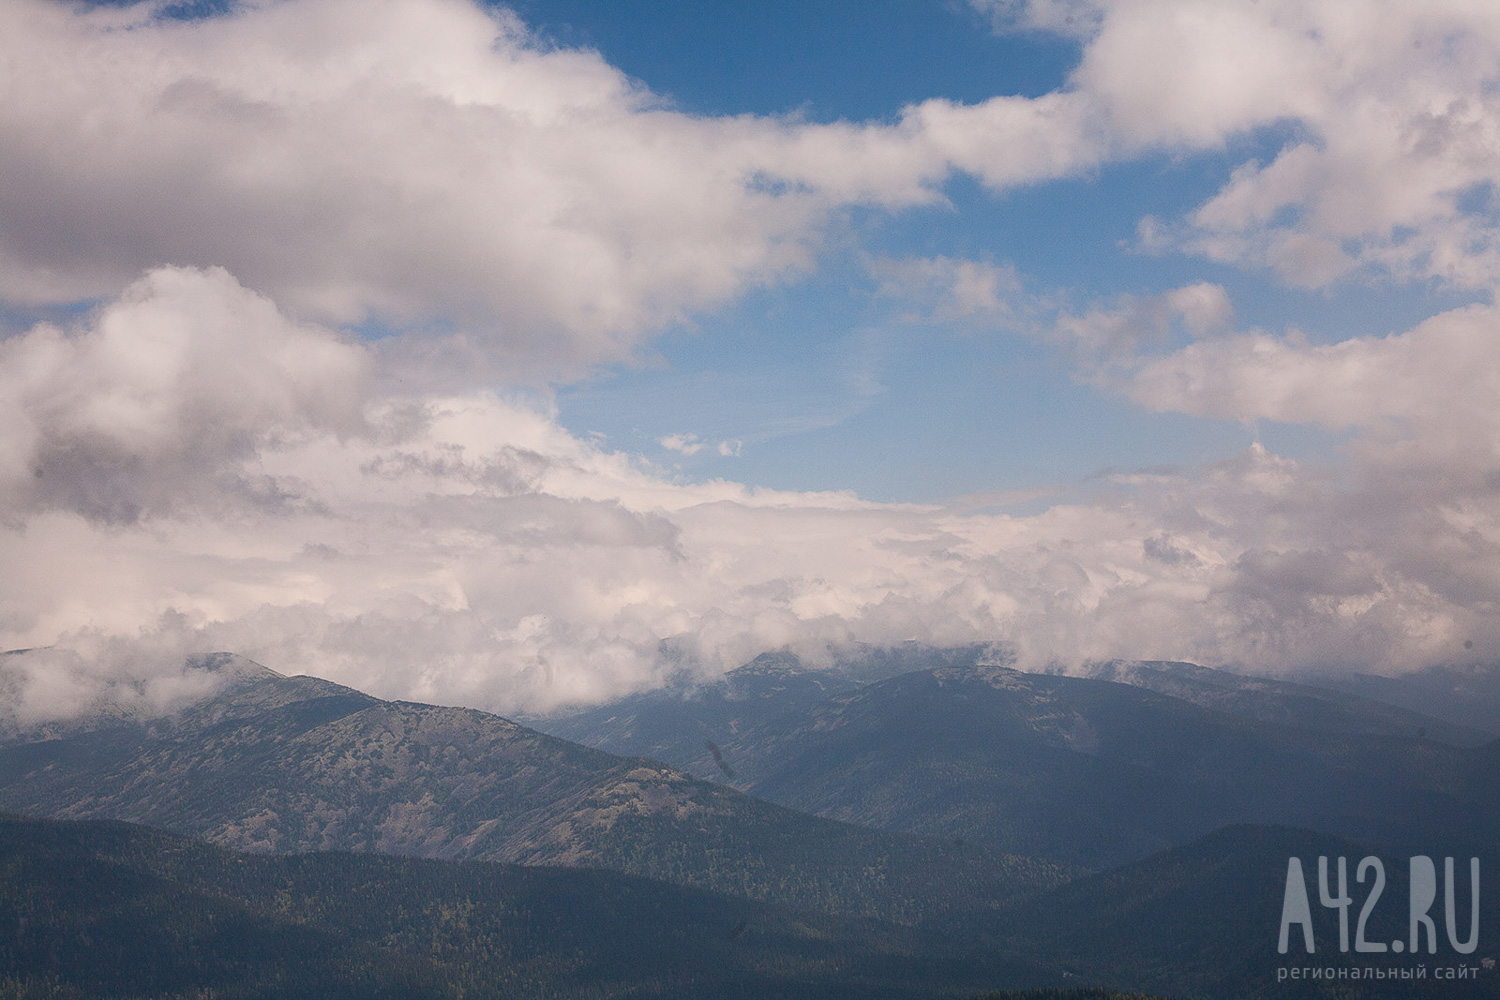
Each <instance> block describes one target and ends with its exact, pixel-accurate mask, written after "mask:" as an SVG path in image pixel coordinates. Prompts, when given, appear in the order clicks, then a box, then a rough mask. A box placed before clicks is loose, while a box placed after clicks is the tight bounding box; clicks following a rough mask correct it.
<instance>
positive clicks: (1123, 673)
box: [536, 658, 1500, 868]
mask: <svg viewBox="0 0 1500 1000" xmlns="http://www.w3.org/2000/svg"><path fill="white" fill-rule="evenodd" d="M1100 672H1101V674H1102V676H1099V677H1068V676H1054V675H1045V674H1030V673H1022V672H1020V671H1017V670H1014V669H1012V668H1010V667H1007V666H1005V665H1003V664H994V663H988V664H986V663H970V664H955V665H947V666H939V667H934V668H929V669H923V670H916V671H913V672H911V673H907V674H902V675H900V676H897V677H891V678H888V679H886V680H881V681H876V682H874V683H868V684H863V685H853V684H850V683H848V682H835V683H830V682H828V681H826V680H822V679H821V678H816V677H812V676H809V674H808V672H807V671H805V670H803V669H802V668H800V667H798V666H797V665H796V664H794V663H790V662H787V661H785V660H771V659H769V658H768V659H764V660H762V661H759V662H756V663H752V664H750V665H748V666H747V667H745V668H742V669H740V670H737V671H734V672H732V673H731V674H730V675H729V676H728V677H727V678H726V679H725V681H724V682H723V683H722V684H719V685H715V686H712V687H709V688H707V689H698V690H687V691H682V692H659V693H656V694H653V695H647V696H640V697H638V698H636V699H632V700H628V701H626V702H623V703H619V704H616V705H611V706H605V707H603V708H599V709H594V710H592V711H590V712H587V713H584V714H581V715H575V716H572V717H570V718H565V719H559V720H556V721H555V722H553V723H550V724H549V723H547V722H539V723H536V724H538V725H544V726H547V727H548V728H549V729H550V730H551V731H553V732H555V733H557V734H559V735H563V736H566V737H568V738H570V739H575V740H579V741H580V742H585V743H589V744H591V745H594V746H597V747H600V748H603V749H608V750H611V751H613V752H617V753H636V754H643V755H654V756H658V757H660V758H661V759H663V760H665V761H667V762H669V763H671V764H673V765H675V766H678V767H681V768H682V769H683V770H685V771H687V772H689V773H692V774H695V775H698V776H700V777H703V778H712V779H716V780H718V781H720V782H723V783H725V784H727V785H729V786H731V787H734V788H737V789H739V790H741V791H745V792H747V793H749V794H752V795H754V796H756V797H758V798H762V799H765V800H767V801H771V802H776V803H779V804H781V805H785V806H788V807H790V808H794V809H798V810H803V811H806V812H810V813H813V814H816V815H819V816H824V817H828V818H833V819H839V820H843V821H847V822H851V823H857V824H860V825H863V826H868V827H873V828H878V829H884V830H892V831H901V832H907V833H918V834H925V835H929V836H935V837H945V838H953V839H962V840H963V841H964V842H965V843H979V844H985V845H988V846H991V847H995V848H998V849H1000V850H1003V851H1007V852H1013V853H1016V854H1022V855H1028V856H1035V857H1043V858H1048V859H1051V860H1054V861H1057V862H1060V863H1065V864H1072V865H1081V866H1084V867H1089V868H1099V867H1105V866H1109V865H1116V864H1122V863H1125V862H1128V861H1132V860H1136V859H1139V858H1141V857H1144V856H1146V855H1147V854H1150V853H1152V852H1155V851H1159V850H1164V849H1166V848H1168V847H1172V846H1176V845H1180V844H1184V843H1187V842H1188V841H1190V840H1192V839H1194V838H1196V837H1199V836H1202V835H1203V834H1206V833H1209V832H1211V831H1213V830H1215V829H1218V828H1220V827H1223V826H1226V825H1231V824H1235V823H1252V822H1255V823H1282V824H1287V825H1291V826H1298V827H1306V828H1309V829H1313V830H1319V831H1322V832H1326V833H1330V834H1336V835H1342V836H1348V837H1352V838H1355V839H1359V840H1362V841H1367V842H1374V843H1389V842H1397V841H1420V840H1422V839H1423V838H1429V839H1430V838H1433V837H1438V838H1442V839H1445V840H1450V841H1451V840H1454V839H1455V838H1457V839H1459V840H1467V839H1469V838H1471V836H1472V831H1478V830H1495V829H1500V825H1497V824H1500V796H1497V794H1496V793H1497V790H1500V768H1497V760H1500V742H1497V741H1494V740H1492V739H1490V738H1489V737H1488V736H1487V734H1485V733H1483V732H1479V731H1477V730H1474V729H1472V728H1469V727H1464V726H1460V725H1456V724H1451V723H1448V722H1444V721H1443V720H1439V719H1434V718H1430V717H1427V716H1424V715H1421V714H1419V713H1417V712H1414V711H1410V710H1406V709H1401V708H1398V707H1393V706H1389V705H1385V704H1383V703H1380V702H1378V701H1375V700H1373V699H1369V698H1364V697H1361V696H1357V695H1352V694H1347V693H1342V692H1335V691H1330V690H1326V689H1317V688H1313V687H1311V686H1309V685H1303V684H1294V683H1289V682H1277V681H1266V680H1257V679H1249V678H1239V677H1237V676H1236V675H1233V674H1228V673H1226V672H1223V671H1212V670H1207V669H1205V668H1199V667H1193V666H1192V665H1189V664H1129V665H1127V664H1110V665H1105V666H1104V667H1103V668H1101V670H1100ZM1107 678H1109V679H1107ZM1125 681H1128V682H1129V683H1126V682H1125Z"/></svg>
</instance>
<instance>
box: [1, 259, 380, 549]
mask: <svg viewBox="0 0 1500 1000" xmlns="http://www.w3.org/2000/svg"><path fill="white" fill-rule="evenodd" d="M367 368H368V363H367V360H366V357H365V354H364V352H363V350H361V349H360V348H359V347H357V346H353V345H350V344H346V343H344V342H342V341H341V340H339V339H338V338H336V337H334V336H332V335H330V334H329V333H327V332H326V331H323V330H319V329H316V328H314V327H309V326H306V325H299V324H296V323H292V322H290V321H288V320H287V319H285V318H284V317H283V316H282V315H281V314H280V313H279V312H278V311H277V309H276V307H275V305H273V304H272V303H271V302H269V301H267V300H266V299H264V298H262V297H261V296H258V295H255V294H253V293H251V292H247V291H246V290H245V289H243V288H241V287H240V286H239V284H238V283H237V282H235V280H234V278H232V277H231V276H230V275H229V274H227V273H226V272H224V271H222V270H218V269H214V270H209V271H194V270H184V269H180V268H163V269H159V270H156V271H153V272H151V273H150V274H148V275H146V276H145V277H144V278H142V279H140V280H139V281H137V282H135V283H134V284H132V285H131V286H130V287H129V288H128V289H126V291H125V293H124V295H123V296H122V297H121V299H120V300H119V301H117V302H115V303H113V304H111V305H110V306H108V307H107V308H104V309H102V310H100V311H99V312H98V314H97V315H95V316H92V317H91V318H90V319H89V320H88V321H87V322H86V323H85V324H84V327H83V329H81V330H78V331H75V332H72V333H68V332H65V331H63V330H60V329H58V328H56V327H53V326H48V325H43V326H38V327H36V328H35V329H33V330H32V331H30V332H29V333H27V334H26V335H24V336H20V337H14V338H12V339H10V340H7V341H0V510H3V511H4V515H3V516H5V517H7V518H12V519H13V518H16V517H18V516H22V515H24V514H25V513H27V512H33V511H39V510H48V509H60V510H69V511H73V512H76V513H79V514H82V515H84V516H85V517H88V518H91V519H94V520H99V521H105V522H114V523H122V522H130V521H134V520H136V519H137V518H138V517H140V516H141V515H142V514H143V513H148V512H165V511H169V510H173V509H179V508H183V507H191V506H194V505H197V504H202V503H210V504H213V503H240V502H250V503H255V504H262V505H271V506H281V505H285V504H288V503H293V502H295V500H296V492H295V490H292V491H291V492H286V491H283V489H282V484H276V483H272V482H270V481H269V480H267V479H266V478H265V477H263V476H259V475H257V474H256V473H255V470H254V468H253V465H252V466H242V465H241V464H240V463H241V462H242V461H243V460H246V459H253V458H254V457H255V456H256V454H257V453H258V452H259V451H260V450H261V449H264V448H267V447H276V446H277V445H278V444H284V443H287V442H289V441H292V440H295V439H296V438H298V437H300V436H303V435H307V434H314V435H316V434H322V433H326V432H330V431H332V432H335V433H339V434H350V433H357V432H359V431H360V430H361V429H362V428H363V404H364V400H363V394H364V391H365V382H366V373H367Z"/></svg>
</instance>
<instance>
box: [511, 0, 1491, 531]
mask: <svg viewBox="0 0 1500 1000" xmlns="http://www.w3.org/2000/svg"><path fill="white" fill-rule="evenodd" d="M514 9H515V10H516V11H517V12H518V13H519V14H521V15H522V16H523V17H525V18H526V19H527V21H528V23H529V24H530V25H531V27H532V28H533V29H534V30H536V31H537V32H538V33H539V34H541V35H542V36H543V37H545V38H548V39H552V40H555V42H556V43H557V44H559V45H570V46H584V47H589V48H594V49H597V50H598V51H599V52H600V53H601V54H602V55H603V56H604V57H605V58H606V59H608V60H609V61H610V62H611V63H612V64H613V65H615V66H618V67H619V68H620V69H622V70H623V71H625V72H626V73H628V74H630V76H632V77H634V78H636V79H638V80H640V81H641V82H642V83H644V84H645V85H646V86H647V87H649V88H650V89H651V90H652V91H653V92H655V93H656V94H659V95H662V96H663V97H665V98H667V99H669V100H671V101H672V102H674V104H675V105H676V106H678V107H680V108H682V109H683V110H685V111H688V112H691V113H693V114H701V115H735V114H755V115H778V114H783V115H797V116H801V117H805V118H807V119H809V120H812V121H825V122H826V121H836V120H839V119H844V120H856V121H859V120H894V119H895V118H896V116H897V115H898V114H899V112H900V111H901V109H902V108H903V107H904V106H906V105H908V104H913V103H917V102H919V101H922V100H925V99H928V98H933V97H944V98H948V99H951V100H955V101H962V102H977V101H982V100H984V99H986V98H988V97H992V96H995V95H997V94H1016V95H1022V96H1028V97H1035V96H1039V95H1041V94H1045V93H1047V92H1049V91H1052V90H1057V89H1061V88H1063V87H1064V86H1066V84H1067V80H1068V75H1069V73H1070V72H1071V71H1072V70H1073V68H1074V67H1075V66H1076V65H1077V63H1078V60H1079V58H1080V53H1081V45H1080V44H1079V43H1078V41H1077V40H1075V39H1070V38H1064V37H1059V36H1058V35H1055V34H1050V33H1046V32H1041V31H1035V30H1031V31H1012V32H1004V31H1000V30H997V29H996V27H995V25H994V24H993V22H992V20H991V19H990V18H989V17H987V16H986V15H985V14H983V13H981V12H980V11H978V10H976V9H974V8H973V7H970V6H968V5H965V4H961V3H957V2H945V0H895V2H885V3H878V4H851V3H794V4H753V5H744V4H720V5H712V6H708V5H703V4H693V3H686V2H680V3H648V4H639V5H635V4H632V5H616V4H601V3H584V2H573V3H557V2H545V0H533V2H529V3H522V4H518V5H515V6H514ZM1287 135H1288V130H1287V129H1286V128H1285V127H1278V126H1274V125H1273V126H1269V127H1267V128H1265V129H1262V130H1259V131H1256V132H1252V133H1249V134H1246V135H1242V136H1235V137H1233V138H1232V139H1231V140H1230V142H1229V143H1228V145H1227V148H1226V149H1215V150H1212V151H1208V152H1198V153H1193V154H1181V153H1178V154H1172V155H1153V156H1147V157H1144V158H1142V159H1141V160H1138V161H1134V162H1129V163H1123V164H1118V165H1111V166H1108V167H1105V168H1103V169H1100V170H1096V171H1091V172H1089V173H1088V174H1086V175H1085V176H1083V177H1079V178H1065V179H1060V180H1056V181H1050V182H1045V183H1040V184H1036V185H1033V186H1029V187H1023V188H1020V189H1017V190H1012V191H1007V192H1004V193H998V194H997V193H995V192H991V191H986V190H985V189H984V188H983V187H982V186H980V185H977V184H975V183H974V182H973V180H972V179H970V178H967V177H964V176H959V177H956V178H953V179H951V180H950V181H949V182H948V183H946V184H945V185H944V186H943V189H942V193H943V196H944V199H945V200H944V202H943V203H942V204H940V205H936V206H931V207H925V208H918V209H910V210H907V211H904V212H900V213H895V214H887V213H867V212H855V213H852V217H851V218H849V219H847V220H846V228H845V229H844V230H843V231H841V232H840V233H839V234H838V236H837V238H836V239H835V240H834V241H833V242H834V243H835V245H834V246H833V247H832V248H831V250H830V252H829V253H828V254H827V255H826V256H825V257H824V258H823V259H822V260H821V261H820V263H819V267H818V271H817V273H815V274H813V275H812V276H810V277H807V278H804V279H799V280H797V281H795V282H793V283H791V284H790V286H789V287H788V286H780V287H772V288H768V289H761V290H758V291H756V292H755V293H753V294H751V295H750V296H748V297H746V298H745V299H743V300H740V301H737V302H735V303H733V304H731V305H730V306H729V307H727V308H723V309H719V310H714V311H710V312H706V313H703V314H700V315H697V316H694V317H693V319H692V321H691V322H689V323H685V324H679V325H677V326H675V327H673V328H672V329H670V330H668V331H666V332H664V333H663V334H662V335H661V336H659V337H658V338H657V339H656V340H655V341H654V342H653V344H652V346H651V348H650V349H649V350H648V351H647V352H645V353H646V357H644V358H643V359H641V360H640V361H638V362H636V363H633V364H626V365H616V366H611V367H609V368H607V369H606V370H605V371H604V372H603V373H600V374H599V375H597V376H595V377H594V378H592V379H589V380H586V381H583V382H579V383H576V384H571V385H565V386H562V387H560V389H559V391H558V397H557V399H558V406H559V419H560V420H561V421H562V423H563V424H564V425H565V426H567V427H568V428H570V429H571V430H573V431H575V432H577V433H580V434H589V433H596V434H602V435H603V436H604V439H605V440H607V441H609V442H610V443H612V444H613V445H615V446H617V447H621V448H626V449H629V450H631V451H635V452H639V453H641V454H643V455H646V456H649V457H650V458H652V459H653V460H655V461H659V462H661V463H662V465H663V466H664V467H666V468H668V469H673V470H677V471H679V472H680V473H681V474H682V475H684V476H688V477H705V476H707V477H713V476H727V477H730V478H734V479H739V480H743V481H745V482H749V483H752V484H756V485H762V486H769V487H774V488H778V489H792V490H830V489H851V490H855V491H857V492H858V493H859V494H860V495H861V496H863V497H867V498H870V499H876V500H885V501H916V502H940V501H943V500H948V499H953V498H956V497H959V496H963V495H966V494H971V493H984V492H1011V491H1024V490H1027V489H1028V488H1032V487H1044V488H1049V489H1052V490H1055V491H1057V492H1058V493H1065V492H1066V491H1067V490H1068V489H1070V488H1074V487H1086V485H1087V483H1088V482H1089V480H1090V479H1091V478H1092V477H1094V476H1095V475H1097V474H1099V473H1101V472H1106V471H1119V470H1122V469H1130V468H1136V467H1150V466H1161V465H1183V464H1197V463H1202V462H1206V461H1210V460H1212V459H1215V458H1222V457H1227V456H1229V455H1232V454H1234V453H1236V452H1238V451H1240V450H1242V449H1243V448H1244V447H1245V446H1246V445H1247V444H1249V443H1250V442H1251V441H1252V440H1257V439H1258V440H1263V441H1265V442H1266V443H1267V444H1268V445H1270V446H1271V447H1273V448H1274V449H1275V450H1277V451H1279V452H1281V453H1284V454H1289V455H1294V456H1299V457H1321V458H1327V457H1329V456H1330V455H1331V453H1332V451H1333V450H1334V449H1335V448H1336V446H1337V439H1336V437H1335V436H1330V435H1329V434H1326V433H1324V432H1322V431H1320V430H1319V429H1317V428H1315V427H1307V426H1300V427H1291V426H1287V425H1282V424H1277V423H1268V422H1264V421H1259V422H1254V423H1245V422H1237V421H1218V420H1202V419H1198V420H1189V419H1184V418H1183V417H1181V416H1180V415H1176V414H1150V413H1143V412H1142V411H1141V410H1140V409H1139V408H1138V407H1135V406H1132V405H1131V404H1130V403H1128V402H1126V401H1124V400H1122V399H1120V398H1118V396H1116V395H1114V394H1112V393H1109V392H1100V391H1098V390H1097V389H1093V388H1089V387H1085V386H1080V385H1079V384H1078V383H1077V380H1076V379H1075V378H1074V377H1073V373H1071V372H1070V371H1069V369H1068V367H1067V366H1066V364H1063V363H1061V362H1060V361H1059V360H1058V359H1057V358H1056V357H1055V355H1054V352H1051V351H1049V350H1048V349H1047V348H1046V347H1044V346H1039V345H1037V344H1035V343H1034V342H1031V341H1029V340H1027V339H1026V338H1025V337H1024V336H1021V335H1018V334H1017V333H1015V332H1014V331H1007V330H978V331H976V330H975V329H973V327H972V325H969V326H968V327H967V328H966V326H965V325H964V324H953V323H942V322H935V323H913V322H909V321H903V318H902V317H903V315H904V314H905V313H907V312H908V310H906V309H905V308H903V305H902V304H901V303H892V302H891V301H889V300H888V299H886V298H882V297H879V296H877V295H876V294H875V292H876V288H877V283H876V282H875V281H872V280H871V279H870V278H869V276H868V275H866V274H864V273H862V270H863V269H862V267H861V263H860V261H861V258H862V256H866V255H873V256H880V257H892V258H899V257H905V256H924V257H932V256H948V257H961V258H977V259H982V260H987V261H991V262H1001V263H1007V264H1013V265H1014V267H1015V268H1016V269H1017V271H1018V272H1019V275H1020V276H1021V277H1022V279H1023V280H1024V281H1025V282H1026V284H1027V285H1028V286H1029V287H1030V288H1031V289H1032V290H1033V291H1035V292H1038V293H1045V294H1048V295H1054V296H1058V297H1060V298H1062V299H1063V300H1065V301H1066V302H1068V303H1070V304H1071V305H1072V307H1073V308H1075V309H1080V308H1086V307H1087V306H1089V305H1091V304H1095V303H1099V302H1103V301H1107V300H1108V299H1110V298H1112V297H1114V296H1117V295H1121V294H1136V295H1148V294H1152V293H1159V292H1162V291H1165V290H1167V289H1170V288H1174V287H1177V286H1180V285H1185V284H1189V283H1191V282H1194V281H1205V280H1206V281H1212V282H1216V283H1220V284H1223V285H1224V286H1225V287H1226V288H1228V289H1229V290H1230V292H1231V295H1232V298H1233V301H1234V305H1235V310H1236V313H1237V316H1238V317H1239V319H1240V322H1241V324H1242V325H1245V326H1251V327H1260V328H1264V329H1268V330H1273V331H1281V330H1285V329H1286V328H1288V327H1292V326H1295V327H1297V328H1298V329H1300V330H1302V331H1304V332H1305V333H1306V334H1307V335H1308V337H1309V338H1310V339H1312V340H1314V341H1334V340H1339V339H1343V338H1346V337H1350V336H1359V335H1362V334H1375V335H1381V336H1383V335H1386V334H1389V333H1396V332H1399V331H1401V330H1404V329H1406V328H1408V327H1410V326H1412V325H1414V324H1415V323H1416V322H1418V321H1420V320H1421V319H1423V318H1425V317H1426V316H1428V315H1431V314H1432V313H1434V312H1437V311H1440V310H1441V309H1443V308H1451V307H1453V306H1455V305H1458V304H1461V303H1465V302H1469V301H1475V300H1476V296H1475V295H1474V294H1472V293H1464V292H1453V291H1451V290H1447V289H1441V288H1438V287H1434V286H1433V285H1431V284H1427V283H1422V282H1412V283H1400V284H1396V285H1374V284H1373V283H1371V282H1368V281H1353V282H1349V283H1346V284H1343V285H1335V286H1333V287H1325V288H1320V289H1316V290H1302V289H1289V288H1287V287H1285V286H1284V285H1282V284H1279V283H1277V282H1275V281H1274V280H1268V278H1267V276H1265V275H1264V274H1260V273H1253V272H1252V273H1245V272H1244V271H1242V270H1239V269H1236V268H1233V267H1229V266H1223V265H1216V264H1214V263H1212V262H1207V261H1203V260H1201V259H1192V258H1191V257H1188V256H1186V255H1183V254H1178V253H1165V254H1162V253H1150V252H1145V251H1143V250H1141V249H1140V248H1139V247H1138V245H1137V238H1136V226H1137V223H1138V222H1139V220H1140V219H1141V218H1142V217H1143V216H1147V215H1153V216H1157V217H1166V218H1171V217H1173V216H1177V215H1180V214H1182V213H1184V212H1186V211H1189V210H1190V209H1192V208H1193V207H1194V206H1196V205H1198V204H1199V203H1201V202H1203V201H1205V200H1207V199H1208V198H1210V197H1211V196H1212V195H1213V194H1214V192H1215V191H1216V190H1218V189H1219V188H1220V187H1221V186H1222V185H1224V184H1225V183H1226V181H1227V180H1228V178H1229V175H1230V173H1231V171H1232V170H1233V169H1234V167H1236V166H1238V165H1240V164H1242V163H1244V162H1246V161H1252V160H1269V159H1273V158H1274V157H1275V155H1276V152H1277V150H1278V149H1279V148H1280V146H1281V145H1283V144H1284V143H1286V141H1287ZM674 434H679V435H680V434H692V435H696V436H697V437H698V438H699V439H701V440H704V441H708V442H709V443H710V445H712V444H713V443H716V442H718V441H725V440H728V441H738V442H741V443H742V446H741V447H740V448H739V449H738V451H737V452H736V453H735V454H733V455H730V456H725V455H722V454H720V453H719V452H718V451H717V450H716V449H715V448H714V447H712V446H710V447H705V448H703V449H702V450H700V451H698V452H697V453H695V454H693V455H682V454H673V453H672V452H671V450H670V449H661V448H660V446H659V445H658V444H657V442H659V441H661V439H663V438H666V437H668V436H669V435H674ZM653 446H655V447H653Z"/></svg>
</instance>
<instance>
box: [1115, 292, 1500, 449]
mask: <svg viewBox="0 0 1500 1000" xmlns="http://www.w3.org/2000/svg"><path fill="white" fill-rule="evenodd" d="M1497 323H1500V313H1497V310H1496V309H1495V307H1493V306H1470V307H1467V308H1463V309H1456V310H1453V311H1450V312H1446V313H1442V314H1440V315H1438V316H1434V317H1433V318H1432V319H1429V320H1427V321H1426V322H1424V323H1423V324H1421V325H1420V326H1418V327H1416V328H1415V329H1413V330H1410V331H1407V332H1405V333H1401V334H1392V335H1390V336H1386V337H1354V338H1350V339H1348V340H1343V341H1339V342H1337V343H1332V344H1316V345H1315V344H1309V343H1307V342H1306V340H1305V339H1304V338H1302V337H1300V336H1297V335H1296V334H1293V335H1289V336H1285V337H1277V336H1272V335H1270V334H1266V333H1246V334H1240V335H1236V336H1233V337H1222V338H1219V339H1215V340H1209V341H1201V342H1198V343H1194V344H1190V345H1187V346H1185V347H1183V348H1181V349H1180V350H1178V351H1175V352H1172V353H1170V354H1167V355H1165V356H1161V357H1156V358H1151V359H1148V360H1144V361H1142V362H1141V364H1140V367H1139V368H1138V370H1136V371H1135V372H1134V373H1133V374H1132V375H1131V376H1130V378H1129V380H1128V392H1129V394H1130V396H1131V398H1132V399H1133V400H1135V401H1136V402H1137V403H1139V404H1140V405H1141V406H1143V407H1145V408H1147V409H1150V410H1157V411H1162V410H1174V411H1178V412H1182V413H1190V414H1193V415H1196V416H1210V417H1218V418H1221V419H1230V420H1276V421H1280V422H1283V423H1315V424H1321V425H1322V426H1324V427H1329V428H1333V429H1345V428H1376V427H1382V426H1385V425H1388V424H1391V423H1393V422H1401V423H1403V424H1406V425H1408V426H1407V427H1406V428H1405V429H1404V430H1403V431H1402V433H1403V435H1404V436H1410V437H1415V438H1419V439H1420V440H1422V441H1423V442H1425V443H1426V444H1428V445H1431V446H1438V445H1442V446H1448V445H1453V444H1455V443H1457V442H1459V441H1462V442H1463V443H1464V445H1465V446H1466V447H1471V446H1475V447H1485V448H1488V449H1491V450H1493V449H1500V410H1497V409H1496V407H1495V405H1494V401H1495V400H1496V399H1500V355H1497V353H1496V350H1495V330H1496V327H1497Z"/></svg>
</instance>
